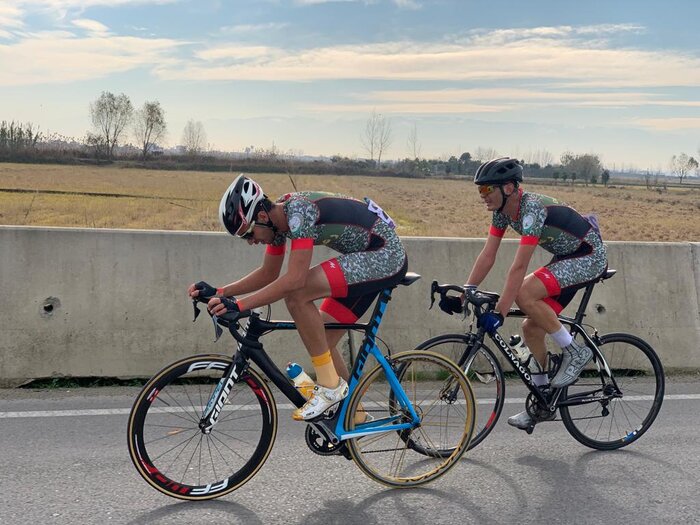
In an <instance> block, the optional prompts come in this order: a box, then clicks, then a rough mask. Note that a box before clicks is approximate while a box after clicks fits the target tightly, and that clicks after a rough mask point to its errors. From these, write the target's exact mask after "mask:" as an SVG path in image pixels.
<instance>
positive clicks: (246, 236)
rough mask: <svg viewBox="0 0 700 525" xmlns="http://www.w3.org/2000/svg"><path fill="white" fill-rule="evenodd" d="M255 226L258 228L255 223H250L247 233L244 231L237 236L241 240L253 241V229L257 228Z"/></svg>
mask: <svg viewBox="0 0 700 525" xmlns="http://www.w3.org/2000/svg"><path fill="white" fill-rule="evenodd" d="M255 226H256V224H255V221H250V224H249V225H248V227H247V228H246V229H245V231H243V233H238V234H237V235H238V236H239V237H240V238H241V239H246V240H247V239H252V238H253V229H254V228H255ZM239 232H240V230H239Z"/></svg>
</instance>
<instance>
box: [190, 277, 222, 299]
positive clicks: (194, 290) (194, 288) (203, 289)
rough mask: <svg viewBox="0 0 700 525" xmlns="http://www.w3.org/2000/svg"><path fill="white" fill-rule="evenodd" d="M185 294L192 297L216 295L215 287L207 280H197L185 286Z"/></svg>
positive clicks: (201, 297)
mask: <svg viewBox="0 0 700 525" xmlns="http://www.w3.org/2000/svg"><path fill="white" fill-rule="evenodd" d="M187 294H188V295H189V296H190V297H191V298H192V299H209V298H211V297H214V296H215V295H216V288H214V287H213V286H212V285H211V284H209V283H207V282H204V281H199V282H197V283H194V284H191V285H190V287H189V288H187Z"/></svg>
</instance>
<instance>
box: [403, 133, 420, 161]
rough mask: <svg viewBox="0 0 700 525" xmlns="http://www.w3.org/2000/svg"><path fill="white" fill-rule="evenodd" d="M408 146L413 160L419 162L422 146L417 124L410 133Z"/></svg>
mask: <svg viewBox="0 0 700 525" xmlns="http://www.w3.org/2000/svg"><path fill="white" fill-rule="evenodd" d="M406 144H407V146H408V154H409V155H411V158H412V159H413V160H418V158H419V157H420V150H421V144H420V142H419V141H418V128H417V127H416V125H415V124H413V127H412V128H411V130H410V131H409V132H408V140H407V141H406Z"/></svg>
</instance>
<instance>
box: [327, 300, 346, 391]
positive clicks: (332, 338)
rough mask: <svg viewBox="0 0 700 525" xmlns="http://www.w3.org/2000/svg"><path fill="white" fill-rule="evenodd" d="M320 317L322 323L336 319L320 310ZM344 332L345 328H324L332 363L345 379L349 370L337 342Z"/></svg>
mask: <svg viewBox="0 0 700 525" xmlns="http://www.w3.org/2000/svg"><path fill="white" fill-rule="evenodd" d="M321 318H322V319H323V322H324V323H337V322H338V320H337V319H335V318H334V317H333V316H331V315H330V314H328V313H327V312H321ZM344 334H345V330H326V341H327V343H328V348H330V350H331V356H332V357H333V364H334V365H335V369H336V371H337V372H338V375H339V376H340V377H342V378H343V379H345V380H346V381H347V380H348V379H349V378H350V372H349V371H348V367H347V365H346V364H345V359H343V356H342V354H341V353H340V352H339V351H338V348H337V346H338V342H339V341H340V339H341V338H342V337H343V335H344Z"/></svg>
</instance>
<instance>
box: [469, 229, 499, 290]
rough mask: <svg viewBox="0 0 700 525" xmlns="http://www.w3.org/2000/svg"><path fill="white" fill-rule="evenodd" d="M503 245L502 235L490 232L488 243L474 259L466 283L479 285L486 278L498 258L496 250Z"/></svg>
mask: <svg viewBox="0 0 700 525" xmlns="http://www.w3.org/2000/svg"><path fill="white" fill-rule="evenodd" d="M500 245H501V237H498V236H496V235H493V234H489V236H488V237H487V238H486V244H485V245H484V247H483V248H482V250H481V253H479V256H478V257H477V258H476V261H474V266H472V271H471V272H470V273H469V278H468V279H467V282H466V283H465V284H473V285H474V286H479V285H480V284H481V282H482V281H483V280H484V279H486V276H487V275H488V273H489V271H491V267H492V266H493V263H494V262H495V260H496V252H498V248H499V246H500Z"/></svg>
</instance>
